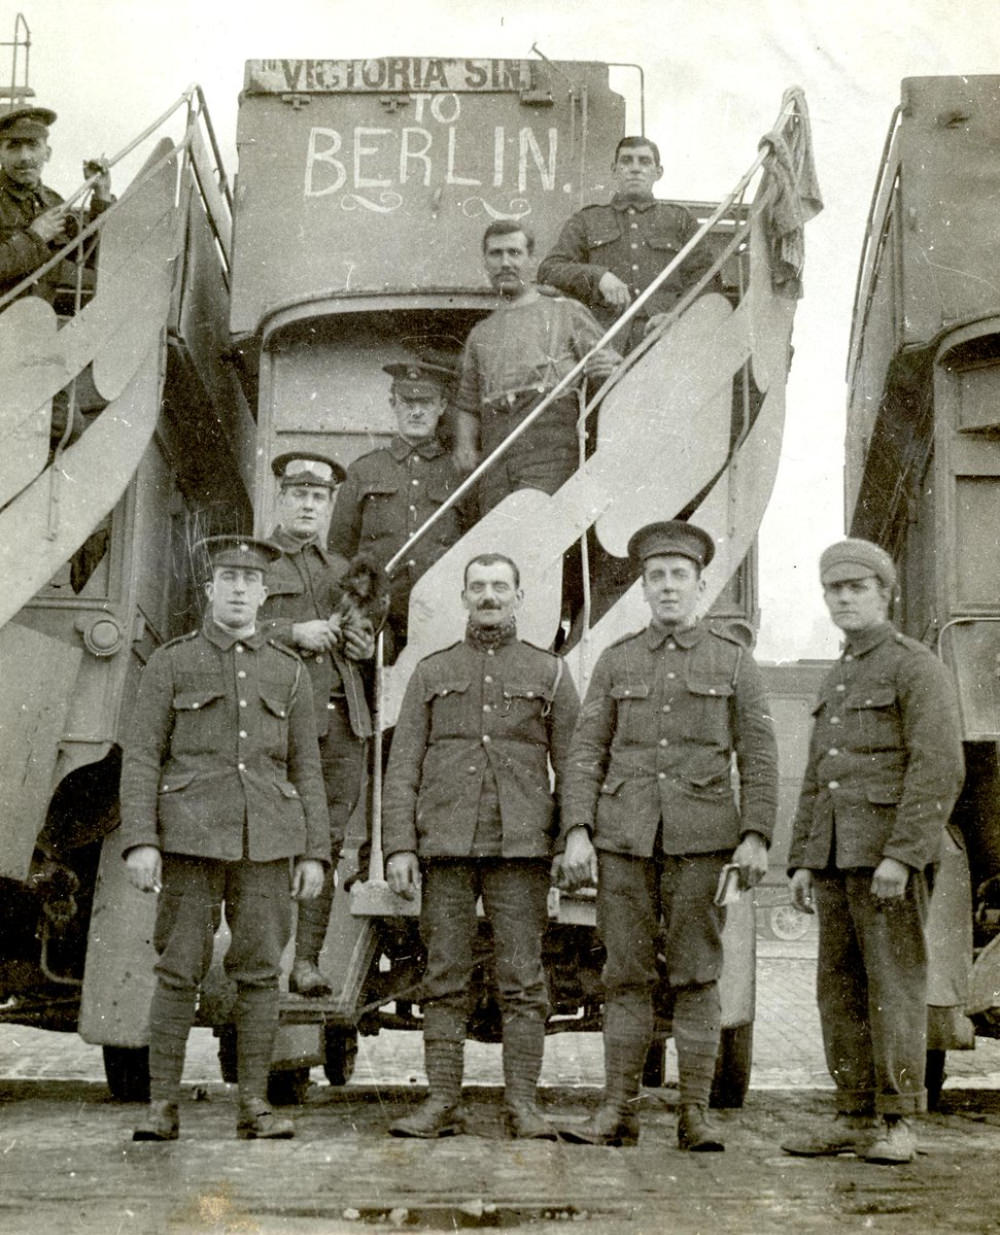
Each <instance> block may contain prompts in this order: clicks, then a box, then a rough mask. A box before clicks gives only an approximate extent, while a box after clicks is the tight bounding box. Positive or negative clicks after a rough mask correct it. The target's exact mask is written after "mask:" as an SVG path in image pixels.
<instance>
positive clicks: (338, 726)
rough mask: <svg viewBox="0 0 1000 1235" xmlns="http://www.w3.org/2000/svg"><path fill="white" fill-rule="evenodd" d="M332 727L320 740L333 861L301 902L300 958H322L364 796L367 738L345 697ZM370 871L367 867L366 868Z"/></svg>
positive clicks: (335, 708)
mask: <svg viewBox="0 0 1000 1235" xmlns="http://www.w3.org/2000/svg"><path fill="white" fill-rule="evenodd" d="M327 715H328V717H329V728H328V730H327V732H326V733H325V734H324V736H323V737H322V738H320V740H319V755H320V763H321V764H322V768H323V784H324V787H325V788H326V802H327V806H328V808H329V811H330V847H331V851H332V856H333V862H332V864H331V866H330V869H329V870H328V871H327V872H326V877H325V878H324V880H323V890H322V891H321V892H320V894H319V896H317V897H316V899H315V900H311V901H302V902H301V903H300V905H299V916H298V924H297V926H296V928H295V956H296V958H297V959H298V960H305V961H312V963H313V964H314V965H315V964H316V963H317V961H318V960H319V954H320V950H321V949H322V947H323V941H324V939H325V938H326V929H327V925H328V924H329V921H330V909H331V907H332V905H333V894H334V891H335V887H336V880H335V879H334V875H335V873H336V870H337V860H338V859H339V857H340V851H341V848H342V847H343V844H344V835H345V833H346V831H347V824H348V821H349V819H350V817H351V815H352V813H353V811H354V808H355V807H356V806H357V804H358V798H359V797H360V796H361V784H362V778H363V776H364V770H365V742H364V741H363V740H362V739H361V738H358V737H356V736H355V734H354V733H353V732H352V730H351V725H350V721H349V719H348V716H347V707H346V704H345V703H344V701H343V699H339V700H331V701H330V706H329V708H328V710H327ZM366 874H367V871H366Z"/></svg>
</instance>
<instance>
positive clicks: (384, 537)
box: [329, 356, 466, 660]
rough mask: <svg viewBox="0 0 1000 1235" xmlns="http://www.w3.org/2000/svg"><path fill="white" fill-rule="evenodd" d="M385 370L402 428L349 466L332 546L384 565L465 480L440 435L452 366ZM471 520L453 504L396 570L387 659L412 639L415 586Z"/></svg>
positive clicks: (415, 364) (425, 363)
mask: <svg viewBox="0 0 1000 1235" xmlns="http://www.w3.org/2000/svg"><path fill="white" fill-rule="evenodd" d="M383 371H384V372H385V373H386V374H388V376H389V377H391V378H392V385H391V388H390V392H389V406H390V407H391V408H392V411H393V413H394V415H395V419H396V432H395V434H394V435H393V437H392V438H391V440H390V441H389V443H388V444H387V445H385V446H380V447H379V448H378V449H377V450H373V451H370V452H369V453H368V454H366V455H362V456H361V457H360V458H359V459H356V460H355V461H354V462H353V463H352V464H350V466H349V467H348V469H347V479H346V480H345V481H344V483H343V485H342V486H341V488H340V491H339V493H338V494H337V502H336V505H335V507H334V511H333V518H332V520H331V521H330V539H329V547H330V549H331V550H332V551H333V552H334V553H336V554H339V555H340V556H341V557H343V558H345V559H348V558H352V557H354V555H355V554H357V553H359V552H363V553H365V554H370V555H371V556H372V557H373V558H374V560H375V561H376V562H377V563H378V565H379V566H383V567H384V566H385V565H386V563H387V562H388V561H389V560H390V559H391V558H392V557H393V556H394V555H395V554H396V553H397V552H398V551H399V550H400V549H401V548H402V547H403V545H404V544H406V543H407V541H408V540H409V539H410V538H411V537H412V536H413V534H414V533H415V532H416V531H417V530H418V529H419V528H420V527H422V526H423V524H424V523H426V522H427V520H428V519H429V518H430V516H431V515H432V514H433V513H434V512H435V511H436V510H437V509H438V508H439V507H440V506H441V505H442V504H443V503H444V502H445V501H446V499H447V498H448V497H449V496H450V495H451V494H452V493H453V492H454V491H455V489H457V488H458V485H459V483H460V481H461V477H460V476H459V474H458V471H457V469H456V467H455V464H454V462H453V460H452V456H451V453H450V452H449V450H448V449H447V447H446V446H445V445H444V444H443V442H442V441H441V439H440V437H439V436H438V431H439V428H440V427H441V420H442V417H443V416H444V414H445V410H446V408H447V405H448V392H449V390H450V386H451V382H452V380H453V377H454V371H453V369H451V368H449V367H448V365H447V364H446V363H445V360H444V358H443V357H438V356H435V357H434V359H432V360H427V359H411V360H407V361H403V362H400V363H395V364H387V365H384V366H383ZM465 523H466V519H465V515H464V510H463V511H459V510H457V509H456V508H455V507H454V506H453V507H451V508H450V509H449V510H448V511H447V512H446V513H445V514H444V515H442V517H441V518H440V519H439V520H438V522H437V523H436V524H435V525H434V527H433V528H432V529H431V530H430V531H429V532H428V533H427V535H426V536H424V537H422V538H421V539H420V540H418V541H416V542H415V543H414V544H413V545H412V547H411V550H410V552H409V553H408V554H407V557H406V560H405V561H404V562H403V563H401V564H400V566H399V568H398V569H396V570H394V571H393V574H392V579H391V581H390V600H389V616H388V620H387V626H388V631H389V634H390V635H391V641H390V646H389V647H388V648H387V659H388V660H392V659H394V658H395V655H396V654H397V653H398V652H399V651H400V650H401V648H402V646H403V644H405V642H406V628H407V618H408V609H409V603H410V591H411V590H412V588H413V585H414V583H416V581H417V580H418V579H419V578H420V576H421V575H422V574H423V573H424V571H426V570H427V569H428V567H430V566H432V565H433V564H434V563H435V562H436V561H437V560H438V558H439V557H441V556H442V555H443V554H444V553H445V552H446V551H447V550H448V549H449V548H450V547H451V546H452V545H453V544H454V543H455V542H456V541H457V540H458V539H459V537H460V536H461V535H462V532H463V530H464V528H465Z"/></svg>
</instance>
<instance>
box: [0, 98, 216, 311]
mask: <svg viewBox="0 0 1000 1235" xmlns="http://www.w3.org/2000/svg"><path fill="white" fill-rule="evenodd" d="M182 107H183V108H186V109H187V113H188V115H187V120H186V123H185V127H184V136H183V137H182V138H181V140H180V141H179V142H177V143H176V146H175V148H174V149H173V150H171V152H170V153H169V154H168V155H165V156H164V157H163V158H162V159H160V160H158V161H157V162H156V163H154V164H153V165H152V166H151V167H148V168H146V169H145V172H144V173H143V175H142V176H141V177H140V178H139V179H138V180H136V181H134V182H133V183H132V184H130V185H129V187H128V189H127V190H126V191H125V194H123V197H124V196H127V195H128V194H129V193H132V192H134V191H135V190H136V189H138V188H139V186H140V185H143V184H145V183H146V182H147V181H148V180H149V178H150V177H151V176H153V175H155V174H156V173H157V172H158V171H159V170H160V169H161V168H162V166H163V164H164V163H165V162H167V161H169V160H170V159H172V158H174V157H176V154H177V151H178V150H185V151H186V150H188V149H189V148H190V145H191V140H192V133H193V131H194V128H195V126H196V124H197V122H198V121H199V120H200V121H201V122H202V124H203V125H204V128H205V132H206V133H207V135H208V139H209V145H210V148H211V150H212V154H213V156H214V158H215V161H216V164H217V166H216V167H215V168H214V169H213V171H214V172H215V174H216V175H217V177H218V180H219V190H220V191H221V193H222V195H223V199H224V201H225V203H226V206H227V208H228V210H229V212H230V215H231V214H232V209H233V198H232V192H231V190H230V187H229V182H228V179H227V177H226V174H225V169H224V168H223V166H222V155H221V152H220V150H219V144H218V141H217V139H216V136H215V130H214V129H213V127H212V122H211V119H210V118H209V114H208V108H207V105H206V103H205V95H204V92H203V91H202V89H201V87H200V86H199V85H197V84H195V85H192V86H189V87H188V88H187V90H185V91H184V93H183V94H181V95H180V96H179V97H178V98H177V99H175V100H174V102H173V103H171V104H170V106H169V107H168V108H167V109H166V110H165V111H163V112H162V113H161V114H160V115H159V116H157V118H156V119H155V120H153V121H152V122H151V123H150V124H148V125H147V126H146V127H145V128H144V129H143V130H142V132H141V133H138V134H137V135H136V136H135V137H133V138H132V140H131V141H129V142H128V143H127V144H126V145H125V146H123V147H122V149H121V150H119V151H118V152H117V153H116V154H114V155H113V156H112V157H111V158H110V159H108V160H107V161H106V162H107V166H108V168H109V169H110V168H113V167H115V166H116V165H117V164H118V163H120V162H121V161H122V160H123V159H125V158H127V157H128V155H130V154H131V153H132V152H133V151H134V150H135V149H136V148H137V147H138V146H140V145H142V143H143V142H144V141H146V140H147V139H148V138H150V137H152V136H153V135H154V134H155V133H157V132H158V131H159V130H160V129H162V128H163V127H164V126H165V125H166V124H167V122H168V121H169V120H170V119H171V118H172V117H173V116H174V115H175V114H176V113H177V112H178V111H180V109H181V108H182ZM100 174H101V173H95V175H93V176H90V177H88V178H87V179H86V180H84V181H83V182H82V184H80V185H79V186H78V187H77V188H76V189H75V190H74V191H73V193H72V194H71V195H70V196H69V197H68V198H66V199H65V201H64V203H63V205H64V206H71V205H72V204H73V203H74V202H76V201H79V200H80V199H81V198H83V197H85V196H86V194H87V193H89V192H90V190H91V189H92V188H93V187H94V183H95V181H96V180H97V178H98V176H99V175H100ZM118 204H119V203H118V202H112V204H111V205H110V206H109V207H108V209H107V210H105V211H104V212H102V213H101V214H100V215H98V216H97V218H95V219H93V220H91V222H90V223H87V224H86V225H84V226H82V227H81V228H80V230H79V231H78V232H77V234H76V235H75V236H74V237H73V239H72V240H68V241H67V242H66V243H65V244H64V245H63V246H62V248H60V249H59V250H58V251H57V252H55V253H53V255H52V256H51V257H50V258H49V259H48V260H47V261H46V262H44V263H43V264H42V265H41V266H38V267H36V268H35V269H34V270H32V271H31V272H30V273H29V274H26V275H25V276H24V278H23V279H22V280H21V281H20V282H19V283H17V284H16V285H15V286H14V287H12V288H11V289H10V291H8V292H5V293H4V294H3V295H2V296H0V312H2V311H3V310H4V309H5V308H7V306H8V305H9V304H11V303H13V301H15V300H17V299H19V298H20V297H21V296H23V295H24V293H25V292H26V291H28V290H29V289H30V288H32V287H33V286H34V285H35V284H36V283H37V282H38V281H39V279H41V278H42V277H43V276H44V275H45V274H47V273H48V272H49V271H50V270H52V269H54V268H55V267H56V266H57V265H59V263H60V262H62V261H64V260H65V259H67V258H70V255H71V254H72V253H73V251H74V250H76V249H79V248H80V246H81V244H82V243H83V241H85V240H87V239H88V238H89V237H91V236H93V235H94V234H95V233H97V232H99V231H100V230H101V228H102V227H103V225H104V222H105V221H106V219H107V217H108V216H109V215H110V214H111V213H112V212H113V211H114V210H115V209H116V207H117V206H118ZM224 258H225V262H226V266H227V269H228V266H229V254H228V253H225V254H224ZM70 260H72V259H71V258H70Z"/></svg>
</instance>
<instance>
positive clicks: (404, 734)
mask: <svg viewBox="0 0 1000 1235" xmlns="http://www.w3.org/2000/svg"><path fill="white" fill-rule="evenodd" d="M522 599H523V595H522V592H521V582H520V573H519V571H518V568H517V564H516V563H515V562H513V561H512V560H511V559H510V558H509V557H506V556H505V555H504V554H501V553H484V554H480V555H478V556H477V557H475V558H473V559H472V560H471V561H470V562H468V563H467V565H466V568H465V578H464V586H463V589H462V604H463V605H464V606H465V609H466V610H467V612H468V614H469V621H468V626H467V627H466V633H465V638H464V639H463V640H462V641H461V642H460V643H456V644H454V645H453V646H452V647H449V648H445V649H443V650H442V651H440V652H435V653H433V654H432V655H430V656H426V657H424V659H423V660H422V661H421V662H420V663H419V664H418V665H417V667H416V669H415V670H414V673H413V676H412V678H411V679H410V682H409V685H408V686H407V688H406V695H405V697H404V699H403V705H402V707H401V709H400V713H399V721H398V724H397V726H396V734H395V737H394V738H393V742H392V752H391V754H390V757H389V771H388V774H387V776H386V781H385V794H384V800H383V804H384V811H383V816H384V828H383V834H382V843H383V847H384V850H385V857H386V867H385V873H386V879H387V880H388V883H389V887H390V888H392V890H393V891H394V892H397V893H398V894H399V895H401V896H404V897H407V898H412V897H413V896H414V895H415V894H416V889H417V885H418V884H421V881H422V899H421V906H420V933H421V936H422V937H423V940H424V943H425V945H426V948H427V967H426V972H425V974H424V980H423V988H422V994H421V997H420V1004H421V1008H422V1010H423V1015H424V1061H425V1065H426V1068H427V1081H428V1087H429V1090H430V1092H429V1095H428V1097H427V1100H426V1101H425V1102H424V1104H423V1106H421V1107H420V1109H419V1110H418V1111H416V1112H415V1113H414V1114H412V1115H408V1116H406V1117H405V1118H403V1119H399V1120H397V1121H396V1122H395V1123H394V1124H393V1125H392V1127H391V1128H390V1132H391V1133H392V1134H393V1135H394V1136H410V1137H428V1138H430V1137H439V1136H450V1135H452V1134H453V1133H455V1132H458V1131H461V1130H462V1121H461V1116H460V1113H459V1103H460V1100H461V1093H462V1059H463V1052H464V1048H465V1035H466V1029H467V1025H468V1020H469V1016H470V1015H471V1013H472V1011H473V1006H472V990H471V980H472V972H473V967H474V965H475V956H474V952H475V944H476V938H477V930H478V928H477V925H476V901H477V899H478V898H479V897H482V902H483V908H484V910H485V913H486V918H487V921H488V922H489V924H490V927H491V930H492V936H493V953H494V956H493V961H494V966H493V967H494V970H495V973H496V986H497V997H498V999H499V1002H500V1006H501V1011H502V1013H503V1073H504V1103H505V1114H506V1117H507V1125H508V1128H509V1131H510V1133H511V1135H512V1136H514V1137H518V1138H527V1139H547V1140H554V1139H555V1136H556V1133H555V1130H554V1129H553V1128H552V1126H551V1124H549V1123H548V1121H547V1120H546V1119H544V1118H543V1116H542V1115H541V1113H540V1112H539V1110H538V1107H537V1105H536V1091H537V1086H538V1075H539V1072H540V1070H541V1066H542V1055H543V1051H544V1047H545V1020H546V1017H547V1016H548V998H547V993H546V988H545V971H544V969H543V967H542V936H543V935H544V933H545V927H546V925H547V922H548V912H547V903H548V892H549V873H550V865H551V861H552V855H553V851H554V841H555V834H556V794H557V793H558V784H559V778H560V777H561V775H562V773H563V771H564V769H565V762H566V754H567V751H568V749H569V742H570V736H571V734H572V732H573V725H574V723H575V721H576V716H577V711H578V709H579V700H578V699H577V695H576V689H575V688H574V686H573V682H572V680H571V678H570V676H569V674H568V673H567V672H566V670H565V667H564V665H563V662H562V660H561V659H560V658H559V657H558V656H554V655H552V653H551V652H547V651H544V650H543V649H542V648H537V647H533V646H532V645H531V644H530V643H526V642H524V641H523V640H521V639H518V637H517V612H518V610H519V608H520V606H521V601H522ZM553 785H555V789H553Z"/></svg>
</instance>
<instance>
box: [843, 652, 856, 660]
mask: <svg viewBox="0 0 1000 1235" xmlns="http://www.w3.org/2000/svg"><path fill="white" fill-rule="evenodd" d="M853 659H854V657H853V656H852V655H851V653H850V652H845V653H844V660H853Z"/></svg>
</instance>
